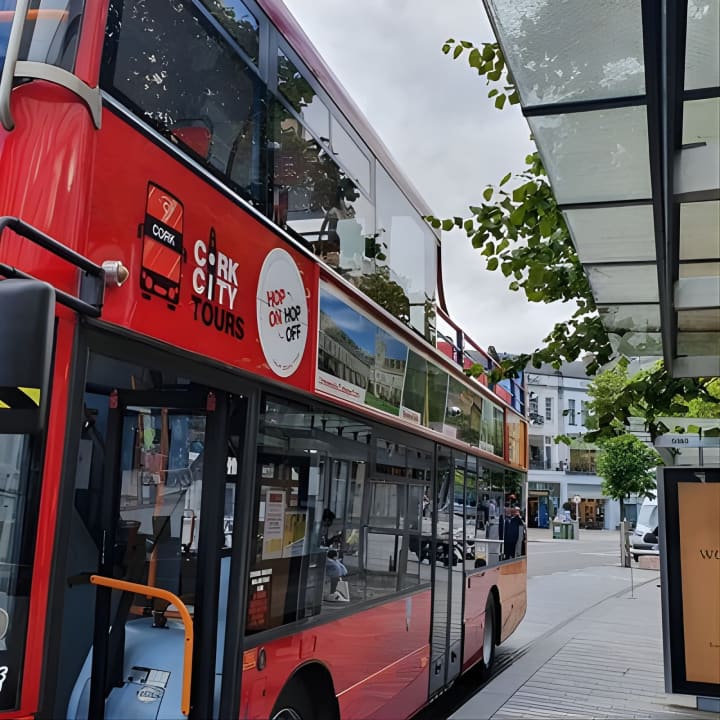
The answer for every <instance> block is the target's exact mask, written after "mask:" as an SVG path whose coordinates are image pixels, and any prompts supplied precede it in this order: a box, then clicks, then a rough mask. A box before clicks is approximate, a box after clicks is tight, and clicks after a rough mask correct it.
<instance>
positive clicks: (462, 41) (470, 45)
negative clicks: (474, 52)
mask: <svg viewBox="0 0 720 720" xmlns="http://www.w3.org/2000/svg"><path fill="white" fill-rule="evenodd" d="M460 44H461V45H462V46H463V47H464V48H471V47H472V46H473V44H472V43H471V42H470V41H469V40H461V41H460Z"/></svg>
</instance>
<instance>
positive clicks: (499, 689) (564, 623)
mask: <svg viewBox="0 0 720 720" xmlns="http://www.w3.org/2000/svg"><path fill="white" fill-rule="evenodd" d="M530 539H531V541H532V539H533V538H532V537H531V538H530ZM556 542H561V541H556ZM618 542H619V541H618ZM659 577H660V576H659V573H657V572H656V571H651V570H637V569H635V570H634V572H633V579H634V591H632V592H631V587H630V571H629V570H628V569H625V568H620V567H611V566H610V567H594V568H587V569H585V570H582V571H574V572H567V573H556V574H554V575H549V576H543V577H537V578H531V579H530V580H529V581H528V614H527V616H526V619H525V620H524V621H523V623H522V624H521V626H520V628H518V631H517V632H516V633H515V635H513V636H512V637H511V638H510V639H508V641H507V645H509V646H512V645H517V647H522V646H523V645H524V646H525V647H527V650H526V652H524V653H523V654H522V655H521V657H519V658H518V659H517V660H516V661H515V662H514V663H513V664H512V665H511V666H510V667H508V668H507V669H506V670H504V671H503V672H502V673H501V674H500V675H498V676H497V677H496V678H494V679H493V680H492V681H491V682H489V683H488V684H487V685H486V686H485V687H484V688H483V689H482V690H481V691H480V692H479V693H478V694H477V695H475V696H474V697H473V698H472V699H471V700H470V701H469V702H467V703H466V704H465V705H464V706H463V707H461V708H460V709H459V710H458V711H456V712H455V714H453V715H452V716H451V718H450V720H488V719H489V718H492V720H510V719H516V718H583V719H586V718H592V719H594V718H613V719H617V720H620V719H621V718H622V719H623V720H624V719H625V718H646V719H647V720H655V719H657V720H684V719H685V718H687V719H688V720H697V719H700V718H701V719H702V720H711V719H715V718H718V717H720V716H719V715H717V714H716V713H707V712H699V711H697V710H695V698H694V697H691V696H685V695H667V694H666V693H665V691H664V679H663V651H662V636H661V609H660V588H659V587H658V584H659V582H660V579H659ZM573 608H574V609H575V610H574V612H573ZM577 608H585V609H583V610H581V611H580V612H578V611H577ZM504 646H505V644H503V647H504Z"/></svg>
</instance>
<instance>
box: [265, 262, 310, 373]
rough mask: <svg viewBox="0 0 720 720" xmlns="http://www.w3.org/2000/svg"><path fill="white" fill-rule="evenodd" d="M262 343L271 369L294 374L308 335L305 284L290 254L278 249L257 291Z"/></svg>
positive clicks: (266, 265)
mask: <svg viewBox="0 0 720 720" xmlns="http://www.w3.org/2000/svg"><path fill="white" fill-rule="evenodd" d="M257 323H258V334H259V336H260V345H261V346H262V349H263V353H264V354H265V359H266V360H267V363H268V365H269V366H270V369H271V370H272V371H273V372H274V373H275V374H276V375H279V376H280V377H289V376H290V375H292V374H293V373H294V372H295V371H296V370H297V369H298V366H299V365H300V362H301V361H302V357H303V353H304V352H305V343H306V342H307V336H308V308H307V300H306V298H305V286H304V285H303V283H302V278H301V277H300V271H299V270H298V268H297V265H296V264H295V261H294V260H293V259H292V256H291V255H290V253H288V252H287V251H285V250H282V249H281V248H275V250H272V251H271V252H270V253H269V254H268V256H267V257H266V258H265V262H264V263H263V266H262V269H261V270H260V278H259V279H258V290H257Z"/></svg>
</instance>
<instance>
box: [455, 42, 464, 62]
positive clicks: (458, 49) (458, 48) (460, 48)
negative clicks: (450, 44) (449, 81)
mask: <svg viewBox="0 0 720 720" xmlns="http://www.w3.org/2000/svg"><path fill="white" fill-rule="evenodd" d="M462 51H463V46H462V45H456V46H455V50H453V60H457V59H458V58H459V57H460V56H461V55H462Z"/></svg>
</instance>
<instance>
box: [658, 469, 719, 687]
mask: <svg viewBox="0 0 720 720" xmlns="http://www.w3.org/2000/svg"><path fill="white" fill-rule="evenodd" d="M658 490H659V509H660V518H661V519H660V528H661V541H662V542H661V560H662V573H663V577H662V588H663V640H664V643H665V680H666V690H667V691H668V692H673V693H684V694H689V695H701V696H705V697H720V468H718V467H699V468H689V467H668V468H661V469H660V470H659V471H658ZM663 531H664V533H663Z"/></svg>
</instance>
